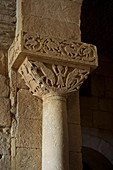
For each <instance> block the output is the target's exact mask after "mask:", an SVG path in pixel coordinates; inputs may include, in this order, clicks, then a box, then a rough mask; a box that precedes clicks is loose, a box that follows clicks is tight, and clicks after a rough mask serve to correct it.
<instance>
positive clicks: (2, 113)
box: [0, 98, 11, 126]
mask: <svg viewBox="0 0 113 170" xmlns="http://www.w3.org/2000/svg"><path fill="white" fill-rule="evenodd" d="M10 123H11V117H10V100H9V99H6V98H0V126H10Z"/></svg>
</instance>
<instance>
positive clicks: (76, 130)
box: [68, 124, 82, 152]
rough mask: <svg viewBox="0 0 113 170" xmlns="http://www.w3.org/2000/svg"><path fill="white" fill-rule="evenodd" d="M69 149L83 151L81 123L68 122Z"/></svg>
mask: <svg viewBox="0 0 113 170" xmlns="http://www.w3.org/2000/svg"><path fill="white" fill-rule="evenodd" d="M68 133H69V134H68V135H69V151H76V152H80V151H81V144H82V143H81V127H80V125H75V124H68Z"/></svg>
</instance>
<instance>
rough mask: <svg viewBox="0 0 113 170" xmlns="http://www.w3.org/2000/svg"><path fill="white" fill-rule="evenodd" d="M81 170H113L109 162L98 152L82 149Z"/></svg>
mask: <svg viewBox="0 0 113 170" xmlns="http://www.w3.org/2000/svg"><path fill="white" fill-rule="evenodd" d="M82 155H83V170H108V169H109V170H113V165H112V164H111V162H110V161H109V160H108V159H107V158H106V157H105V156H104V155H102V154H101V153H100V152H98V151H96V150H94V149H91V148H87V147H83V148H82Z"/></svg>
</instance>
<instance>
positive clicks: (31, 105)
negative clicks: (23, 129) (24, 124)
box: [17, 89, 42, 121]
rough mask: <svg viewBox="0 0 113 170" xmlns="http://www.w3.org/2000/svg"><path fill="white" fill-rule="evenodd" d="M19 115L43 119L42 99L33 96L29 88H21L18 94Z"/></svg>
mask: <svg viewBox="0 0 113 170" xmlns="http://www.w3.org/2000/svg"><path fill="white" fill-rule="evenodd" d="M17 109H18V110H17V117H21V118H26V119H37V121H41V119H42V100H41V99H39V98H38V97H35V96H33V95H32V94H31V93H30V92H29V91H28V90H24V89H21V90H19V91H18V94H17Z"/></svg>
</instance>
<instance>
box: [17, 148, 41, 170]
mask: <svg viewBox="0 0 113 170" xmlns="http://www.w3.org/2000/svg"><path fill="white" fill-rule="evenodd" d="M41 169H42V168H41V150H40V149H30V148H17V155H16V170H41Z"/></svg>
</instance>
